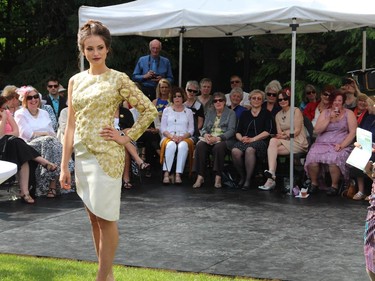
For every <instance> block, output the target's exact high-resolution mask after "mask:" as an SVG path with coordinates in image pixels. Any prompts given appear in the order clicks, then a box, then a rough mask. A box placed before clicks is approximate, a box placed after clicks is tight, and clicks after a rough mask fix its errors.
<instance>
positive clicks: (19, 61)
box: [0, 0, 375, 104]
mask: <svg viewBox="0 0 375 281" xmlns="http://www.w3.org/2000/svg"><path fill="white" fill-rule="evenodd" d="M126 2H131V1H123V0H122V1H114V0H112V1H99V0H86V1H84V0H65V1H57V0H49V1H47V0H29V1H23V0H22V1H21V0H0V13H1V15H2V17H0V89H2V88H3V87H4V86H5V85H6V84H15V85H19V86H20V85H25V84H31V85H33V86H35V87H36V88H37V89H39V90H40V91H44V89H45V85H44V84H45V80H46V79H47V78H48V77H50V76H51V75H54V76H57V77H59V78H60V79H61V81H62V83H63V85H64V86H66V85H67V82H68V79H69V78H70V77H71V76H72V75H73V74H74V73H76V72H78V71H79V61H78V50H77V47H76V34H77V29H78V9H79V7H80V6H81V5H87V6H97V7H100V6H107V5H115V4H120V3H126ZM124 20H126V19H124ZM249 38H250V39H249ZM367 38H368V41H367V50H368V56H367V66H368V67H371V66H375V61H374V60H375V56H374V55H373V52H374V51H375V48H374V47H375V46H374V44H375V32H374V30H373V29H371V28H367ZM151 39H152V38H146V37H139V36H121V37H113V44H112V46H113V52H114V53H115V56H113V57H109V61H108V62H109V66H110V67H112V68H115V69H118V70H121V71H124V72H126V73H127V74H128V75H131V73H132V72H133V69H134V65H135V63H136V61H137V59H138V58H139V56H141V55H144V54H147V53H148V42H149V41H150V40H151ZM159 39H160V40H161V41H162V42H163V50H162V53H163V54H162V55H164V56H167V57H168V58H169V59H170V60H171V63H172V69H173V72H174V75H175V78H176V79H175V80H176V83H177V80H178V51H179V40H178V38H159ZM246 40H248V41H246ZM247 43H248V44H249V45H248V46H249V47H248V48H247V47H246V44H247ZM361 52H362V31H361V30H360V29H358V30H350V31H345V32H336V33H335V32H329V33H319V34H298V33H297V50H296V93H297V97H296V98H297V102H296V104H298V101H299V95H300V93H302V89H303V87H304V85H305V84H308V83H311V84H314V85H316V86H317V87H318V88H321V87H323V86H324V85H325V84H334V85H336V86H339V84H340V82H341V78H342V77H343V76H345V74H346V72H347V71H350V70H354V69H360V68H361V58H362V54H361ZM246 57H248V58H249V60H248V64H247V66H246V67H247V68H248V70H249V75H248V77H244V75H245V71H244V69H245V67H244V63H245V61H246V59H245V58H246ZM115 58H116V59H115ZM119 58H120V59H119ZM290 59H291V35H290V34H288V35H269V34H267V35H259V36H258V35H257V36H253V37H246V38H241V37H228V38H209V39H207V38H205V39H203V38H194V39H189V38H186V39H184V52H183V81H182V82H183V84H184V83H185V82H186V81H187V80H191V79H195V80H200V79H201V78H203V77H210V78H211V79H212V80H213V82H214V83H213V86H214V90H215V91H223V92H228V91H229V77H230V76H231V75H232V74H238V75H240V76H241V77H242V78H243V80H244V82H245V85H248V88H245V90H246V91H249V90H251V89H254V88H259V89H264V87H265V85H266V84H267V83H268V82H269V81H271V80H273V79H278V80H279V81H280V82H281V83H282V84H284V85H286V86H287V85H289V84H290Z"/></svg>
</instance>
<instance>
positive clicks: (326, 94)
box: [322, 92, 331, 97]
mask: <svg viewBox="0 0 375 281" xmlns="http://www.w3.org/2000/svg"><path fill="white" fill-rule="evenodd" d="M330 95H331V94H330V93H327V92H326V93H323V94H322V96H325V97H329V96H330Z"/></svg>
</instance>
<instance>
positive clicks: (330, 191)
mask: <svg viewBox="0 0 375 281" xmlns="http://www.w3.org/2000/svg"><path fill="white" fill-rule="evenodd" d="M326 194H327V195H328V196H336V195H337V194H339V189H338V188H334V187H333V186H331V187H329V188H328V190H327V191H326Z"/></svg>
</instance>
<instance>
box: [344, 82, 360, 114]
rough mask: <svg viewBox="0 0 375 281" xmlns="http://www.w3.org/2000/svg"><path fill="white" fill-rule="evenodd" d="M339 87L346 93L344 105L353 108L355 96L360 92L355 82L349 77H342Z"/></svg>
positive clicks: (355, 102) (355, 103) (355, 100)
mask: <svg viewBox="0 0 375 281" xmlns="http://www.w3.org/2000/svg"><path fill="white" fill-rule="evenodd" d="M341 89H342V90H343V91H344V93H345V94H346V100H345V105H344V107H345V108H348V109H351V110H354V108H356V106H357V96H358V94H360V93H361V92H360V90H359V88H358V85H357V82H356V81H355V80H354V79H353V78H351V77H347V78H344V79H343V83H342V87H341Z"/></svg>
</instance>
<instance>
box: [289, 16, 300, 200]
mask: <svg viewBox="0 0 375 281" xmlns="http://www.w3.org/2000/svg"><path fill="white" fill-rule="evenodd" d="M298 26H299V25H298V24H297V23H296V18H293V20H292V24H291V25H290V27H291V28H292V61H291V81H290V91H291V93H290V136H289V137H290V161H289V193H290V195H291V196H292V195H293V186H294V169H293V166H294V165H293V164H294V154H293V146H294V103H295V83H296V77H295V76H296V41H297V39H296V36H297V27H298Z"/></svg>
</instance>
